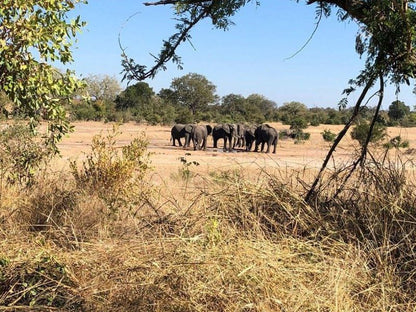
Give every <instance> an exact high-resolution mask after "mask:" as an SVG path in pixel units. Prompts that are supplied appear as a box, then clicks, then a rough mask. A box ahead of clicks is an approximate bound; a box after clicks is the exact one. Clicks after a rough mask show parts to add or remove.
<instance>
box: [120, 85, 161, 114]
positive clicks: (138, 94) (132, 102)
mask: <svg viewBox="0 0 416 312" xmlns="http://www.w3.org/2000/svg"><path fill="white" fill-rule="evenodd" d="M154 95H155V93H154V91H153V89H152V88H151V87H150V86H149V84H148V83H146V82H138V83H136V84H134V85H132V86H128V87H127V88H126V89H125V90H124V91H123V92H121V93H120V95H118V96H117V98H116V100H115V102H116V109H118V110H127V109H130V110H133V111H135V112H137V111H143V110H145V108H146V106H148V105H149V103H150V101H151V99H152V97H153V96H154Z"/></svg>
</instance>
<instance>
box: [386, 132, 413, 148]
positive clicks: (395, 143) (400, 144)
mask: <svg viewBox="0 0 416 312" xmlns="http://www.w3.org/2000/svg"><path fill="white" fill-rule="evenodd" d="M383 147H384V148H386V149H392V148H408V147H409V141H408V140H404V141H403V140H402V137H401V136H400V135H398V136H395V137H394V138H391V139H390V140H389V141H388V142H387V143H385V144H383Z"/></svg>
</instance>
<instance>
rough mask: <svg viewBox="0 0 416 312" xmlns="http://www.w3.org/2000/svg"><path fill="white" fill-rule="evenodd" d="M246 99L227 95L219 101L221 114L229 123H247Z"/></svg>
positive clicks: (238, 95)
mask: <svg viewBox="0 0 416 312" xmlns="http://www.w3.org/2000/svg"><path fill="white" fill-rule="evenodd" d="M246 105H247V102H246V99H245V98H244V97H243V96H242V95H240V94H228V95H226V96H224V97H223V98H222V99H221V113H222V115H223V116H227V117H228V118H229V121H231V122H243V121H247V119H248V118H247V117H248V116H247V111H246Z"/></svg>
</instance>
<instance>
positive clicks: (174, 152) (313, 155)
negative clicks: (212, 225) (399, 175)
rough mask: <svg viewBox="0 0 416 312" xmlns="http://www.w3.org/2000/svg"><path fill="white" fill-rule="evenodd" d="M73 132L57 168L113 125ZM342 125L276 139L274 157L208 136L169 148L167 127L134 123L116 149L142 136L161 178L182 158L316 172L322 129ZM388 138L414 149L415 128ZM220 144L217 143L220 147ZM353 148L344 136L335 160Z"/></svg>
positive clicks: (203, 165)
mask: <svg viewBox="0 0 416 312" xmlns="http://www.w3.org/2000/svg"><path fill="white" fill-rule="evenodd" d="M73 125H74V126H75V131H74V132H73V133H71V134H69V135H68V136H66V137H65V138H64V139H63V140H62V142H61V143H60V144H59V148H60V150H61V153H62V158H61V159H60V160H59V161H58V166H66V165H67V164H68V160H69V159H70V160H80V159H82V158H83V157H85V153H88V151H89V150H90V144H91V141H92V138H93V136H94V135H97V134H100V133H102V134H106V133H107V131H109V130H111V129H112V127H113V124H109V123H107V124H105V123H101V122H75V123H74V124H73ZM271 125H273V126H274V127H275V128H276V129H278V130H284V129H288V126H286V125H282V124H280V123H274V124H271ZM342 128H343V126H338V125H337V126H333V125H321V126H318V127H309V128H308V129H306V130H305V131H306V132H309V133H310V134H311V137H310V140H308V141H305V142H304V143H302V144H294V141H293V140H291V139H287V140H280V141H279V143H278V147H277V152H276V154H272V153H269V154H266V153H255V152H244V151H242V150H237V151H234V152H231V153H229V152H223V151H222V148H218V149H214V148H212V146H213V144H212V137H211V136H210V137H209V139H208V148H207V150H206V151H194V150H193V148H190V149H187V150H184V149H183V148H181V147H174V146H172V142H171V141H170V129H171V127H168V126H147V125H140V124H136V123H127V124H123V125H120V126H119V131H120V132H121V134H120V135H119V136H118V137H117V138H118V140H117V142H118V144H119V145H120V146H122V145H126V144H128V143H129V142H130V140H131V139H132V138H134V137H135V136H137V135H139V134H140V133H141V132H144V133H145V134H146V137H147V138H148V140H149V145H148V150H149V152H151V153H152V155H151V161H152V166H153V168H154V171H155V172H156V173H157V174H160V175H161V176H164V175H166V174H171V173H172V172H177V171H178V169H179V168H180V167H181V162H180V160H179V158H180V157H183V156H186V159H187V160H188V161H197V162H198V163H199V164H200V166H198V170H202V171H210V170H213V169H214V168H218V169H224V170H227V169H232V168H234V167H244V168H247V169H250V170H251V169H253V170H257V169H259V168H265V170H270V171H272V170H274V169H300V170H312V171H316V170H318V169H319V168H320V166H321V165H322V161H323V159H324V157H325V156H326V154H327V152H328V150H329V144H328V143H327V142H325V141H324V140H323V138H322V135H321V133H322V132H323V130H325V129H328V130H331V131H332V132H334V133H338V132H339V131H340V130H341V129H342ZM388 134H389V135H390V136H395V135H399V134H400V135H401V136H402V139H405V140H409V142H410V148H416V128H389V129H388ZM222 144H223V141H222V140H220V141H219V147H222V146H223V145H222ZM356 147H357V145H356V144H355V143H354V142H353V141H352V140H351V137H350V135H349V134H348V135H347V136H345V138H344V140H343V142H342V144H340V146H339V147H338V148H337V151H336V153H335V160H336V161H339V162H342V161H344V160H345V159H348V158H349V156H350V155H351V154H352V153H353V152H354V149H355V148H356Z"/></svg>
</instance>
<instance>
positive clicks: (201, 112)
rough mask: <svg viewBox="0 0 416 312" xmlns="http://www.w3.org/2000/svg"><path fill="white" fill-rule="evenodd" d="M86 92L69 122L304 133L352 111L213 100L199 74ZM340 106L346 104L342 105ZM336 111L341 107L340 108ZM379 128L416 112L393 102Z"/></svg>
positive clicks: (252, 98) (2, 106)
mask: <svg viewBox="0 0 416 312" xmlns="http://www.w3.org/2000/svg"><path fill="white" fill-rule="evenodd" d="M85 82H86V88H85V89H84V90H82V91H80V92H79V94H76V95H74V99H73V102H72V103H71V104H70V105H68V106H67V107H66V109H67V113H68V114H69V116H70V118H71V119H72V120H95V121H115V122H128V121H137V122H146V123H149V124H165V125H171V124H174V123H184V124H186V123H195V122H201V121H205V122H210V123H255V124H261V123H264V122H282V123H284V124H287V125H290V127H291V128H292V129H305V128H306V127H308V126H318V125H320V124H345V123H346V122H347V121H348V119H349V118H350V116H351V112H352V109H351V108H338V107H337V105H336V104H334V106H335V107H327V108H321V107H314V108H308V107H307V105H305V104H303V103H300V102H296V101H292V102H289V103H284V104H282V105H277V104H276V103H275V102H273V101H271V100H269V99H267V98H266V97H264V96H263V95H260V94H251V95H249V96H247V97H244V96H242V95H238V94H228V95H226V96H223V97H219V96H217V95H216V93H215V91H216V86H215V85H213V84H212V83H211V82H209V81H208V80H207V79H206V78H205V77H204V76H202V75H199V74H192V73H191V74H188V75H185V76H183V77H180V78H175V79H173V81H172V83H171V86H170V88H168V89H161V90H160V91H159V93H155V92H154V91H153V89H152V88H151V87H150V86H149V85H148V84H147V83H145V82H139V83H136V84H134V85H131V86H128V87H127V88H126V89H125V90H121V87H120V85H119V83H118V81H117V80H116V79H115V78H112V77H108V76H90V77H88V78H86V79H85ZM344 104H345V103H344ZM340 107H341V106H340ZM373 113H374V108H371V107H363V108H362V110H361V114H360V119H361V120H370V119H371V118H372V116H373ZM6 115H9V116H10V115H12V116H13V115H19V112H18V111H12V112H10V111H7V101H6V99H4V98H2V97H0V117H1V116H3V117H4V116H6ZM378 119H379V120H378V123H380V124H382V125H384V126H397V125H399V126H404V127H411V126H416V111H414V110H411V109H410V107H409V106H407V105H406V104H405V103H403V102H401V101H398V100H397V101H394V102H393V103H391V105H390V106H389V108H388V110H385V111H382V112H381V113H380V114H379V118H378Z"/></svg>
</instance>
